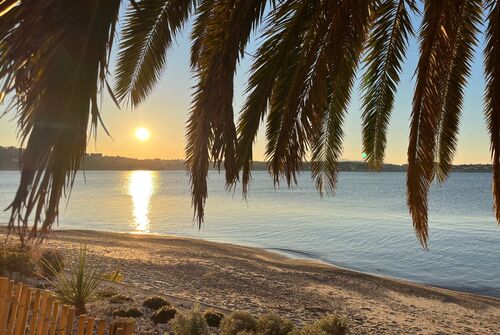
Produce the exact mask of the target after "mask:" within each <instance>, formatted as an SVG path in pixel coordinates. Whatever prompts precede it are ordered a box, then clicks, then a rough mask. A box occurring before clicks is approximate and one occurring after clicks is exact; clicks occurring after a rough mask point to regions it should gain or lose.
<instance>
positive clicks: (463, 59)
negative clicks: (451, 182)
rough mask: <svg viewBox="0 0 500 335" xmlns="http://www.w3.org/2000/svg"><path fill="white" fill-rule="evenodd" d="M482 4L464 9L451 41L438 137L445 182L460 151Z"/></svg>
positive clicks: (475, 0)
mask: <svg viewBox="0 0 500 335" xmlns="http://www.w3.org/2000/svg"><path fill="white" fill-rule="evenodd" d="M481 13H482V1H481V0H469V1H467V2H466V3H465V4H464V5H463V7H462V8H461V12H459V13H458V15H457V18H456V23H455V26H456V28H455V32H454V34H453V35H452V36H451V38H450V56H451V57H450V60H449V64H448V66H447V70H446V76H444V77H443V78H442V80H443V84H442V85H441V90H442V92H441V95H442V98H441V99H442V100H441V105H442V112H441V120H440V125H439V129H438V130H439V133H438V136H437V149H436V171H435V173H436V177H437V179H438V180H439V181H440V182H444V181H445V180H446V178H447V176H448V174H449V172H450V170H451V166H452V163H453V157H454V154H455V151H456V147H457V139H458V128H459V125H460V114H461V111H462V107H463V95H464V90H465V85H466V83H467V79H468V77H469V76H470V72H471V64H472V62H473V58H474V49H475V47H476V46H477V37H476V36H477V34H478V32H479V29H478V26H479V24H480V20H481Z"/></svg>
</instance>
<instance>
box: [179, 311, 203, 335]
mask: <svg viewBox="0 0 500 335" xmlns="http://www.w3.org/2000/svg"><path fill="white" fill-rule="evenodd" d="M172 329H173V330H174V334H175V335H208V334H209V332H208V325H207V322H206V321H205V319H204V318H203V315H202V314H201V313H200V312H199V311H198V310H197V309H194V310H191V311H189V312H187V313H178V314H177V315H176V317H175V318H174V320H173V321H172Z"/></svg>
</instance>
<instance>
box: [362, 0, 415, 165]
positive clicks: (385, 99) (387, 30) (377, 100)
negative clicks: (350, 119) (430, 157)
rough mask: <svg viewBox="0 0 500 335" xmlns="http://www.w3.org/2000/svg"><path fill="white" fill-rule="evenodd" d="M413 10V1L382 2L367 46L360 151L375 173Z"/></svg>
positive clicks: (382, 155) (376, 11)
mask: <svg viewBox="0 0 500 335" xmlns="http://www.w3.org/2000/svg"><path fill="white" fill-rule="evenodd" d="M412 8H414V1H412V0H383V1H381V2H380V3H378V4H377V5H376V7H375V9H374V12H375V14H374V16H375V22H374V23H373V25H372V27H371V31H370V37H369V38H368V41H367V45H366V48H367V50H366V53H367V55H366V59H365V62H366V65H365V66H366V70H365V73H364V75H363V81H362V87H361V89H362V91H363V114H362V120H363V151H364V152H365V153H366V159H365V160H366V163H367V164H368V166H370V167H372V168H374V169H377V170H379V169H380V168H381V166H382V162H383V160H384V153H385V146H386V141H387V127H388V124H389V118H390V115H391V112H392V109H393V104H394V95H395V92H396V88H397V85H398V83H399V76H400V74H401V68H402V63H403V60H404V57H405V53H406V48H407V46H408V38H409V37H410V36H412V35H413V33H414V32H413V27H412V23H411V18H410V13H411V11H412V10H411V9H412ZM413 12H415V10H413Z"/></svg>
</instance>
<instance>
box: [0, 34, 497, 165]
mask: <svg viewBox="0 0 500 335" xmlns="http://www.w3.org/2000/svg"><path fill="white" fill-rule="evenodd" d="M188 33H189V28H187V29H186V30H185V32H184V33H183V34H182V36H180V37H179V38H178V41H177V45H175V46H174V48H173V49H172V50H171V51H170V53H169V56H168V67H167V70H166V71H165V73H164V75H163V77H162V80H161V81H160V83H159V84H158V85H157V87H156V89H155V91H154V93H153V94H152V95H151V96H150V97H149V99H148V100H147V101H146V102H145V103H143V104H141V105H140V106H139V107H137V108H136V109H135V110H130V109H122V110H119V109H117V108H116V107H115V106H114V105H113V103H112V102H111V101H110V99H109V98H107V97H105V98H104V99H103V107H102V116H103V119H104V122H105V124H106V126H107V128H108V129H109V130H110V132H111V135H112V137H113V138H112V139H111V138H109V137H108V136H107V135H106V134H105V133H104V131H102V130H100V131H99V133H98V138H97V142H94V141H93V140H91V141H90V142H89V147H88V151H89V152H102V153H104V154H106V155H120V156H128V157H136V158H164V159H176V158H184V147H185V139H184V127H185V122H186V120H187V115H188V111H189V107H190V102H191V92H192V89H191V87H192V86H193V85H194V84H195V82H194V80H193V79H192V73H191V72H190V69H189V47H190V42H189V40H188V38H187V36H188ZM255 45H256V43H255V42H254V43H252V45H250V49H249V51H250V52H252V51H253V49H254V48H255ZM417 57H418V45H417V42H416V40H411V41H410V47H409V50H408V57H407V59H406V61H405V66H404V68H403V74H402V78H401V83H400V85H399V91H398V94H397V97H396V102H395V108H394V111H393V114H392V117H391V123H390V127H389V136H388V147H387V151H386V162H390V163H406V150H407V144H408V132H409V117H410V111H411V99H412V90H413V88H414V81H413V74H414V71H415V66H416V62H417ZM248 69H249V59H246V60H243V62H242V64H241V66H240V68H239V71H238V76H237V80H236V87H235V100H234V106H235V113H236V115H237V114H238V113H239V109H240V107H241V105H242V103H243V101H244V96H243V92H244V88H245V85H246V84H245V81H246V78H247V74H248ZM358 77H359V75H358ZM483 91H484V79H483V72H482V36H481V43H480V46H479V48H478V50H477V52H476V59H475V63H474V66H473V70H472V76H471V78H470V80H469V85H468V88H467V90H466V95H465V104H464V109H463V114H462V119H461V127H460V138H459V142H458V152H457V155H456V157H455V162H456V163H486V162H489V161H490V156H489V141H488V135H487V130H486V127H485V122H484V114H483V104H482V97H483ZM360 100H361V99H360V92H359V87H358V85H356V87H355V88H354V90H353V95H352V99H351V104H350V107H349V114H348V116H347V118H346V120H345V125H344V130H345V142H344V155H343V158H344V159H348V160H361V152H362V146H361V121H360V116H361V110H360V106H361V101H360ZM12 117H13V116H12V115H7V116H5V117H3V118H2V119H0V145H1V146H10V145H18V141H17V139H16V125H15V121H13V120H12ZM140 126H142V127H146V128H148V129H149V130H150V132H151V138H150V139H149V141H147V142H140V141H138V140H137V139H136V138H135V137H134V136H133V133H134V130H135V129H136V128H137V127H140ZM264 128H265V127H264V124H263V125H262V126H261V129H264ZM264 149H265V141H264V136H263V131H261V132H260V135H259V137H258V139H257V143H256V148H255V157H254V158H255V159H256V160H263V159H264Z"/></svg>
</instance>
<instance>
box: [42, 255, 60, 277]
mask: <svg viewBox="0 0 500 335" xmlns="http://www.w3.org/2000/svg"><path fill="white" fill-rule="evenodd" d="M38 266H39V268H40V272H41V274H42V275H43V276H45V277H47V276H53V275H54V272H56V273H59V272H60V271H61V270H62V269H64V256H63V255H62V254H61V253H60V252H59V251H56V250H44V251H43V252H42V254H41V255H40V259H39V261H38Z"/></svg>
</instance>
